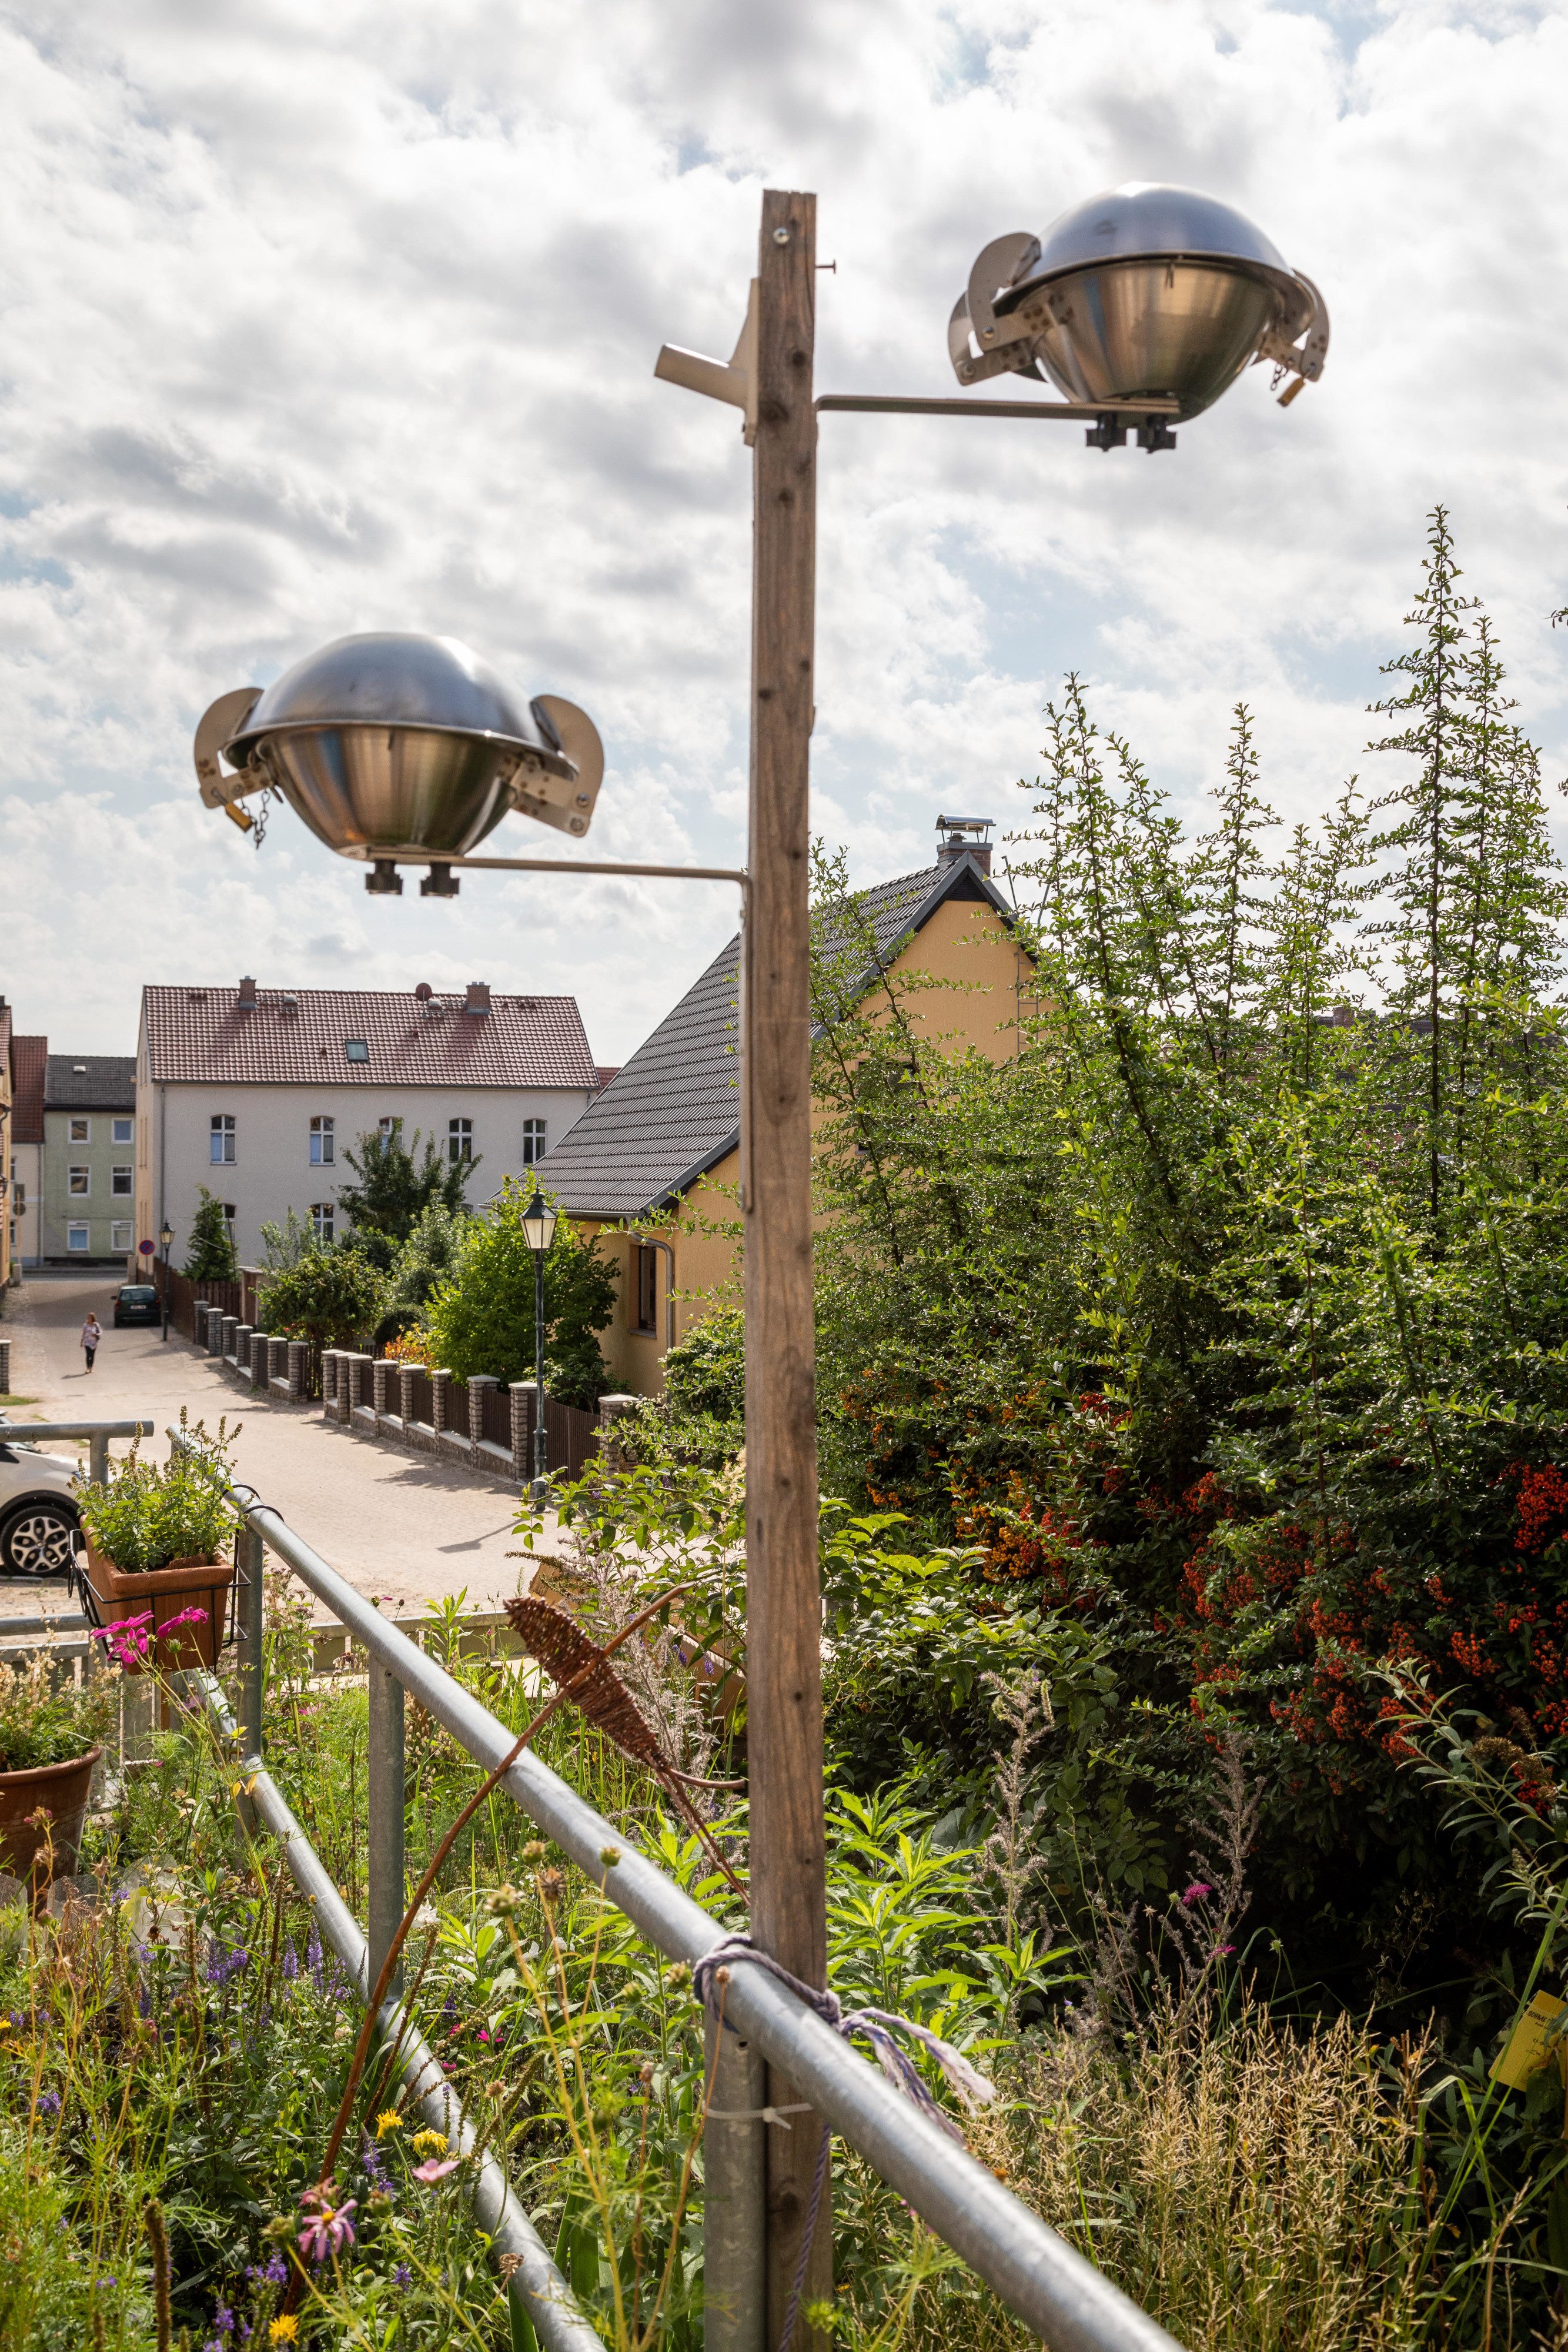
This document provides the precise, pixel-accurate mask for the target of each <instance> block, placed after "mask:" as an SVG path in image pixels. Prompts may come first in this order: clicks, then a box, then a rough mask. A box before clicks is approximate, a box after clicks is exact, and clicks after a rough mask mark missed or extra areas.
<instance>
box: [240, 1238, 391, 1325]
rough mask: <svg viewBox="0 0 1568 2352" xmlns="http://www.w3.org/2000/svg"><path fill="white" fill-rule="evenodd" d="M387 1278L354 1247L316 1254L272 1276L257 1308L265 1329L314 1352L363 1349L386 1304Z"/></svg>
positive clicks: (269, 1277)
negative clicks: (303, 1342) (302, 1342)
mask: <svg viewBox="0 0 1568 2352" xmlns="http://www.w3.org/2000/svg"><path fill="white" fill-rule="evenodd" d="M386 1296H387V1286H386V1277H385V1276H384V1275H383V1274H382V1273H381V1272H380V1270H379V1269H378V1268H377V1267H375V1266H373V1265H371V1262H370V1260H369V1259H368V1258H367V1257H365V1256H364V1255H362V1253H361V1251H359V1250H358V1249H356V1248H355V1247H354V1246H353V1244H352V1243H343V1244H340V1246H339V1247H338V1248H337V1249H321V1250H312V1251H308V1252H307V1254H306V1255H304V1256H303V1257H301V1258H299V1259H298V1260H297V1261H296V1262H295V1264H294V1265H291V1266H287V1267H285V1268H284V1270H283V1271H282V1273H280V1274H269V1275H268V1276H267V1280H266V1281H265V1283H264V1284H263V1285H262V1290H261V1297H260V1301H259V1305H258V1310H257V1311H258V1313H259V1315H260V1318H261V1320H262V1323H263V1326H264V1327H265V1328H266V1329H267V1330H268V1331H273V1332H277V1333H279V1334H283V1335H287V1337H288V1338H289V1339H306V1340H308V1342H309V1343H310V1345H311V1346H312V1347H313V1348H318V1349H319V1348H361V1347H363V1345H364V1343H365V1341H366V1339H368V1338H369V1336H370V1334H371V1332H373V1331H374V1329H375V1328H376V1326H377V1324H378V1323H379V1322H380V1321H381V1318H382V1313H383V1312H384V1309H385V1306H386Z"/></svg>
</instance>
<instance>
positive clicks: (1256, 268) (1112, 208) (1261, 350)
mask: <svg viewBox="0 0 1568 2352" xmlns="http://www.w3.org/2000/svg"><path fill="white" fill-rule="evenodd" d="M1328 332H1329V330H1328V312H1327V310H1326V308H1325V307H1324V304H1323V301H1322V296H1321V295H1320V294H1319V293H1318V290H1317V289H1316V287H1315V286H1313V284H1312V280H1311V278H1306V277H1304V276H1303V275H1302V274H1301V271H1299V270H1293V269H1291V268H1289V267H1288V266H1287V264H1286V263H1285V261H1284V260H1283V258H1282V257H1281V255H1280V254H1279V253H1278V252H1277V251H1276V249H1275V247H1273V246H1272V245H1271V244H1270V241H1269V239H1268V238H1267V237H1266V236H1264V235H1263V232H1262V231H1261V229H1260V228H1259V227H1258V226H1256V225H1255V224H1254V223H1253V222H1251V221H1249V219H1248V218H1247V216H1246V215H1245V214H1244V213H1240V212H1238V211H1237V210H1236V208H1235V206H1234V205H1226V204H1220V203H1219V202H1218V201H1217V200H1216V199H1215V198H1214V197H1212V196H1205V195H1200V194H1198V193H1197V190H1195V189H1192V188H1176V187H1168V186H1163V185H1159V184H1154V183H1150V182H1145V181H1130V182H1128V183H1127V184H1125V185H1124V186H1122V187H1119V188H1111V189H1108V190H1107V191H1106V192H1105V193H1104V194H1103V195H1098V196H1092V197H1091V198H1090V199H1089V201H1088V202H1087V203H1086V204H1082V205H1074V206H1073V208H1072V209H1071V212H1066V213H1063V214H1062V215H1061V217H1060V218H1059V219H1058V220H1056V221H1054V222H1053V223H1052V224H1051V227H1050V228H1049V229H1047V231H1046V232H1045V235H1044V236H1043V238H1041V237H1036V236H1030V235H1029V234H1028V233H1027V232H1025V231H1019V232H1016V233H1015V234H1013V235H1011V236H1003V237H998V238H996V239H995V240H994V241H993V242H992V243H991V244H990V245H988V246H987V247H986V248H985V251H984V252H983V253H982V254H981V255H980V257H979V258H978V260H977V262H976V264H975V267H974V268H973V269H972V270H971V271H970V273H969V283H968V287H967V290H966V292H965V293H964V294H962V295H961V296H960V297H959V299H958V301H957V304H956V307H955V309H954V312H953V318H952V321H951V324H950V326H949V328H948V338H947V340H948V348H949V351H950V352H951V354H952V359H953V365H954V368H955V371H956V374H957V376H958V380H959V382H960V383H979V382H981V381H982V380H983V379H984V378H985V377H987V376H992V375H999V374H1004V373H1017V374H1035V375H1042V376H1044V377H1046V378H1048V379H1049V381H1050V382H1051V383H1054V384H1055V385H1056V387H1057V389H1058V390H1059V391H1061V392H1062V393H1065V394H1066V395H1067V397H1068V398H1069V399H1070V400H1073V401H1081V402H1085V403H1089V404H1093V403H1095V402H1099V401H1114V402H1126V401H1136V400H1138V399H1141V398H1148V397H1151V396H1162V395H1163V396H1164V397H1166V398H1167V399H1174V400H1175V401H1176V402H1177V403H1178V404H1179V413H1180V414H1181V415H1183V416H1197V415H1199V414H1200V413H1201V411H1202V410H1204V409H1206V408H1207V407H1209V406H1210V405H1211V404H1212V403H1213V402H1214V401H1216V400H1218V397H1219V395H1220V394H1221V393H1222V392H1224V391H1225V390H1226V389H1227V387H1228V385H1229V384H1231V383H1234V382H1235V380H1236V378H1237V377H1238V376H1239V374H1240V373H1241V371H1242V369H1243V368H1245V367H1246V366H1247V365H1248V364H1249V362H1251V361H1252V360H1254V359H1271V360H1272V361H1273V362H1274V363H1275V366H1276V368H1277V369H1279V370H1280V371H1281V373H1291V374H1293V375H1294V376H1295V377H1296V379H1297V381H1296V383H1295V384H1294V385H1293V386H1292V392H1299V391H1300V389H1301V383H1303V382H1311V381H1312V380H1314V379H1315V378H1316V377H1317V376H1318V375H1320V374H1321V373H1322V365H1323V361H1324V359H1325V357H1326V355H1327V352H1328ZM1287 396H1290V395H1287Z"/></svg>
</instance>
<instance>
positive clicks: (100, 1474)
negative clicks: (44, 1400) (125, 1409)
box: [0, 1421, 153, 1486]
mask: <svg viewBox="0 0 1568 2352" xmlns="http://www.w3.org/2000/svg"><path fill="white" fill-rule="evenodd" d="M152 1428H153V1424H152V1422H150V1421H34V1422H25V1421H7V1422H0V1445H5V1444H9V1443H10V1442H11V1441H12V1440H13V1439H15V1440H16V1443H17V1444H20V1445H37V1443H38V1440H39V1439H40V1438H41V1437H85V1438H86V1439H87V1442H88V1453H87V1459H88V1475H89V1478H91V1480H92V1481H93V1483H94V1485H95V1486H102V1484H103V1482H104V1480H105V1479H106V1478H107V1477H108V1475H109V1441H110V1438H111V1437H151V1436H152Z"/></svg>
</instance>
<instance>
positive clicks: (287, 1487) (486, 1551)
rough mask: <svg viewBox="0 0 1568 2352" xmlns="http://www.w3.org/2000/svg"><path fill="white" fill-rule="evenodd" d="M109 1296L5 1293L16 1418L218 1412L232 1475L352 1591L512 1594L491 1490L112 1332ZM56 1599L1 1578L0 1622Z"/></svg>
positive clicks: (419, 1597)
mask: <svg viewBox="0 0 1568 2352" xmlns="http://www.w3.org/2000/svg"><path fill="white" fill-rule="evenodd" d="M113 1287H114V1284H113V1282H112V1280H111V1279H110V1278H107V1277H105V1276H98V1277H97V1278H96V1279H90V1278H89V1279H85V1280H83V1279H78V1278H77V1277H75V1276H71V1277H69V1278H68V1279H64V1280H47V1279H43V1280H38V1281H36V1282H31V1283H29V1284H28V1285H27V1286H26V1287H25V1288H24V1289H23V1290H22V1291H21V1292H20V1293H18V1292H16V1291H13V1292H12V1293H11V1294H10V1302H9V1309H8V1312H7V1315H6V1318H5V1334H6V1336H7V1337H8V1338H9V1339H10V1341H11V1355H12V1369H11V1380H12V1386H13V1389H14V1391H15V1392H16V1394H17V1395H18V1396H23V1397H26V1398H28V1399H30V1400H32V1402H29V1403H27V1404H26V1405H20V1406H17V1407H16V1408H15V1418H16V1420H17V1421H18V1422H25V1421H30V1420H37V1421H45V1420H54V1419H59V1420H62V1421H75V1420H78V1419H86V1418H88V1417H89V1416H90V1417H91V1418H93V1419H102V1420H106V1421H107V1420H121V1419H131V1418H135V1417H141V1416H147V1415H150V1416H151V1417H152V1419H153V1420H154V1421H155V1422H156V1423H157V1425H158V1427H159V1429H160V1430H162V1428H163V1427H164V1426H165V1425H166V1424H167V1423H170V1422H172V1421H174V1420H177V1419H178V1417H179V1412H180V1407H181V1406H182V1405H184V1406H186V1407H188V1409H189V1412H190V1414H191V1418H192V1420H193V1421H196V1420H204V1421H205V1423H206V1424H207V1426H208V1428H209V1429H210V1430H215V1429H216V1427H217V1423H218V1421H219V1419H220V1417H223V1416H226V1417H227V1419H228V1421H229V1423H230V1424H231V1426H232V1425H233V1423H235V1422H236V1421H237V1422H239V1423H241V1424H242V1434H241V1436H240V1438H239V1441H238V1444H237V1445H236V1446H235V1453H234V1461H235V1469H236V1471H237V1473H238V1475H239V1476H240V1477H242V1478H244V1479H246V1480H247V1481H248V1482H249V1484H250V1485H251V1486H254V1487H255V1488H256V1491H257V1493H258V1494H260V1495H261V1496H264V1497H265V1499H266V1500H267V1502H269V1503H273V1504H276V1505H277V1508H278V1509H279V1510H280V1511H281V1512H282V1513H283V1515H284V1517H285V1518H287V1521H288V1523H289V1525H290V1526H291V1527H293V1528H298V1531H299V1533H300V1534H301V1535H302V1536H304V1537H305V1538H306V1539H307V1541H308V1542H309V1543H311V1544H313V1545H314V1546H315V1548H316V1549H317V1550H318V1551H319V1553H320V1554H321V1556H322V1557H323V1559H327V1560H329V1562H330V1563H331V1565H332V1566H333V1567H334V1568H336V1569H338V1570H340V1572H341V1573H342V1574H343V1575H345V1576H346V1577H347V1578H348V1579H349V1580H350V1583H352V1584H355V1585H357V1586H358V1587H359V1589H360V1591H361V1592H367V1593H378V1594H383V1595H390V1596H391V1597H392V1599H393V1600H395V1601H398V1602H399V1603H400V1604H409V1603H414V1604H417V1603H418V1602H419V1601H424V1600H429V1599H434V1598H436V1597H439V1596H440V1595H443V1594H446V1593H453V1592H457V1591H462V1590H463V1589H464V1588H466V1590H467V1593H468V1599H469V1603H470V1605H471V1606H472V1607H475V1608H494V1607H496V1606H497V1603H498V1602H499V1601H502V1600H504V1599H506V1598H507V1597H508V1596H509V1595H510V1594H512V1593H514V1592H516V1591H517V1590H518V1584H517V1575H518V1570H519V1569H520V1568H522V1567H523V1565H524V1563H523V1562H521V1561H519V1560H514V1559H507V1552H508V1551H513V1550H516V1549H518V1545H517V1537H516V1536H515V1535H514V1534H513V1532H512V1523H513V1518H514V1516H515V1511H516V1506H515V1504H514V1503H513V1501H512V1498H511V1497H510V1496H508V1495H507V1494H505V1493H504V1492H503V1491H502V1490H501V1489H500V1488H499V1487H497V1486H487V1485H485V1484H483V1483H481V1482H480V1481H479V1480H478V1479H476V1478H471V1477H469V1476H468V1475H466V1474H465V1472H464V1471H462V1470H460V1469H458V1468H456V1467H455V1466H453V1465H446V1464H443V1463H437V1462H434V1461H433V1460H428V1459H426V1458H425V1457H424V1456H423V1455H420V1454H403V1453H402V1452H400V1451H399V1450H398V1449H397V1448H396V1447H393V1446H387V1445H377V1444H374V1443H373V1442H371V1440H369V1439H366V1438H362V1437H359V1436H356V1435H355V1434H353V1433H351V1432H350V1431H349V1430H346V1429H343V1428H341V1427H340V1426H339V1425H338V1424H337V1423H332V1422H328V1421H325V1420H323V1418H322V1415H321V1411H320V1408H319V1406H309V1407H301V1406H287V1405H281V1404H271V1403H268V1402H266V1401H265V1400H263V1399H262V1398H259V1397H253V1396H251V1395H249V1394H248V1393H247V1392H246V1391H244V1390H242V1389H240V1388H238V1387H237V1386H235V1385H234V1384H233V1383H232V1382H231V1381H229V1380H228V1379H227V1378H226V1377H225V1375H224V1374H222V1373H220V1372H218V1371H216V1370H214V1369H213V1367H212V1365H211V1364H210V1363H209V1361H208V1360H207V1358H206V1357H204V1356H203V1355H199V1354H198V1353H197V1352H196V1350H195V1349H193V1348H192V1347H191V1346H190V1345H189V1344H188V1343H187V1342H186V1341H184V1340H183V1339H180V1338H179V1337H178V1336H177V1335H176V1334H175V1333H174V1332H172V1331H171V1333H170V1335H169V1340H168V1344H167V1346H165V1345H164V1343H163V1341H162V1339H161V1338H160V1336H159V1334H158V1332H157V1331H156V1330H140V1329H131V1330H125V1331H116V1330H115V1329H113V1328H112V1308H111V1304H110V1298H111V1293H112V1290H113ZM89 1307H93V1308H94V1309H96V1311H97V1314H98V1318H99V1322H100V1323H101V1324H102V1325H103V1327H104V1337H103V1345H102V1347H101V1348H100V1349H99V1354H98V1360H97V1363H96V1365H95V1366H94V1369H93V1371H92V1373H91V1375H90V1377H89V1375H88V1374H87V1373H86V1372H85V1371H84V1370H83V1362H82V1355H81V1350H80V1348H79V1347H78V1333H79V1331H80V1329H81V1326H82V1322H83V1319H84V1318H85V1316H86V1314H87V1311H88V1309H89ZM160 1444H162V1441H160ZM59 1450H60V1451H61V1452H67V1451H68V1450H69V1449H68V1447H66V1446H64V1445H62V1446H61V1447H60V1448H59ZM115 1451H116V1452H117V1453H118V1452H120V1451H123V1448H122V1447H120V1446H117V1447H116V1448H115ZM57 1591H59V1587H57V1586H55V1585H37V1584H31V1583H30V1584H27V1585H26V1586H21V1585H18V1584H16V1582H14V1581H9V1580H0V1612H4V1613H6V1614H15V1613H16V1612H20V1611H25V1610H26V1608H28V1607H29V1606H36V1605H37V1601H38V1600H39V1598H41V1597H43V1596H45V1595H53V1594H54V1593H57ZM47 1605H52V1603H51V1602H50V1601H46V1606H47Z"/></svg>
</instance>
